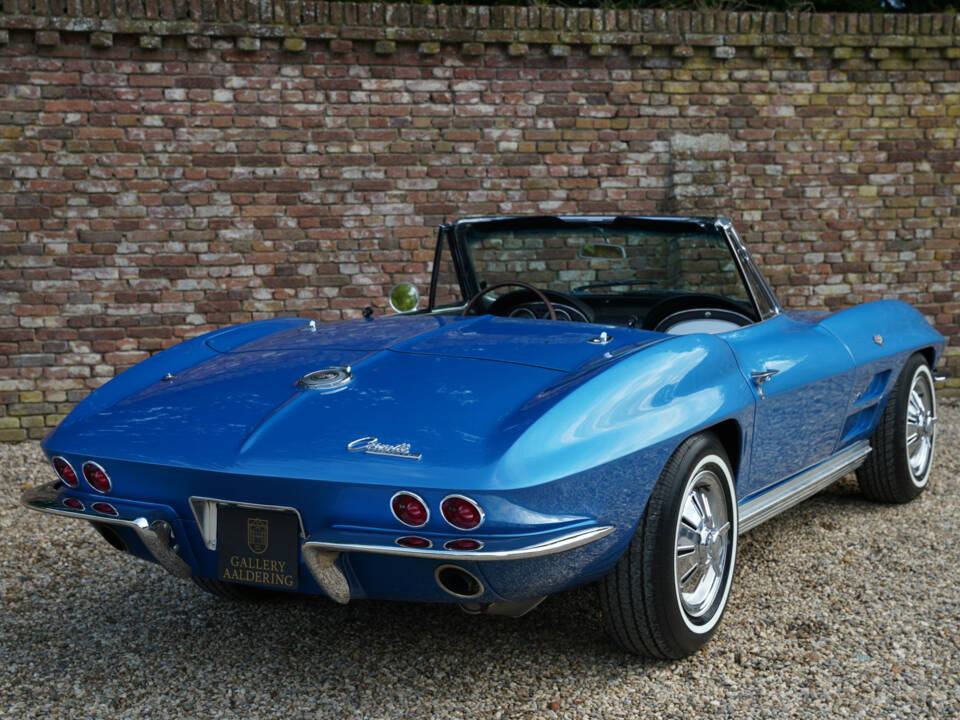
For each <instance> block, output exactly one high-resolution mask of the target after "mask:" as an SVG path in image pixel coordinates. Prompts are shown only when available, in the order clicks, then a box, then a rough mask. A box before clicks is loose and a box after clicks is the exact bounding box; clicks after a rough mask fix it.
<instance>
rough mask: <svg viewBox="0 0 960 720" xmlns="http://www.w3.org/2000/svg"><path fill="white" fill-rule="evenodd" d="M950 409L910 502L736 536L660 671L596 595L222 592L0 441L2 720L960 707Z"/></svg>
mask: <svg viewBox="0 0 960 720" xmlns="http://www.w3.org/2000/svg"><path fill="white" fill-rule="evenodd" d="M944 405H945V404H944ZM944 405H942V406H941V420H942V423H941V426H940V435H939V438H938V446H937V458H936V461H935V469H934V473H933V476H932V480H931V483H932V484H931V487H930V488H929V489H928V490H927V492H926V493H924V494H923V495H922V496H921V498H920V499H918V500H917V501H915V502H913V503H911V504H909V505H906V506H898V507H894V506H880V505H875V504H872V503H869V502H867V501H865V500H864V499H863V498H862V496H861V495H860V493H859V490H858V489H857V486H856V483H855V481H854V480H853V479H852V478H845V479H844V480H842V481H841V482H840V483H838V484H836V485H834V486H833V487H832V488H829V489H828V490H826V491H824V492H822V493H820V494H819V495H818V496H817V497H815V498H813V499H812V500H810V501H808V502H806V503H805V504H803V505H801V506H799V507H798V508H795V509H794V510H792V511H790V512H788V513H786V514H784V515H781V516H780V517H778V518H776V519H774V520H772V521H770V522H768V523H766V524H765V525H762V526H760V527H759V528H757V529H756V530H754V531H752V532H751V533H749V534H748V535H746V536H745V537H744V538H742V544H741V549H740V557H739V562H738V571H737V578H736V584H735V586H734V590H733V594H732V596H731V601H730V606H729V608H728V611H727V615H726V619H725V620H724V622H723V624H722V625H721V627H720V631H719V633H718V634H717V636H716V637H715V638H714V639H713V641H712V642H711V643H709V644H708V645H707V646H706V648H704V650H702V651H701V652H700V653H698V654H697V655H695V656H694V657H692V658H689V659H687V660H685V661H682V662H672V663H650V662H642V661H639V660H637V659H635V658H633V657H631V656H629V655H626V654H624V653H622V652H621V651H619V650H618V649H617V648H616V647H615V646H614V645H613V644H612V643H611V642H610V641H608V640H607V638H606V637H605V636H604V633H603V625H602V622H601V618H600V615H599V612H598V610H597V604H596V601H595V596H594V589H593V588H582V589H580V590H577V591H574V592H570V593H565V594H563V595H559V596H556V597H552V598H550V599H548V600H547V601H546V602H545V603H544V604H543V605H542V606H541V607H540V608H538V609H537V610H536V611H534V612H533V613H532V614H530V615H528V616H527V617H525V618H523V619H520V620H508V619H502V618H492V617H470V616H467V615H464V614H462V613H461V612H460V611H459V610H457V609H456V608H455V607H453V606H446V605H413V604H403V603H383V602H373V601H360V602H355V603H352V604H350V605H348V606H346V607H340V606H336V605H334V604H332V603H331V602H329V601H327V600H325V599H323V598H295V599H290V600H282V601H274V602H270V603H265V604H257V605H253V604H242V605H237V604H231V603H229V602H224V601H219V600H217V599H215V598H213V597H210V596H208V595H206V594H204V593H202V592H200V591H199V590H198V589H196V588H195V587H194V586H193V584H192V583H189V582H184V581H180V580H176V579H174V578H172V577H170V576H167V575H166V574H165V573H164V572H163V571H162V570H160V569H158V568H157V567H156V566H154V565H151V564H149V563H144V562H140V561H138V560H135V559H133V558H130V557H128V556H124V555H121V554H120V553H117V552H116V551H114V550H112V549H111V548H110V547H109V546H108V545H107V544H106V543H104V542H103V541H102V540H101V539H100V538H99V536H97V535H96V533H95V532H94V531H93V529H92V528H90V527H88V526H86V525H84V524H82V523H77V522H75V521H70V520H62V519H57V518H51V517H43V516H41V515H38V514H35V513H29V514H28V513H27V511H24V510H21V509H20V508H19V507H18V505H17V501H16V499H17V497H18V496H19V493H20V490H21V489H22V488H24V487H26V486H29V485H34V484H37V483H41V482H45V481H47V480H48V479H49V478H50V477H51V470H50V469H49V468H48V467H47V465H46V463H45V462H44V460H43V459H42V456H41V453H40V450H39V447H38V446H37V445H36V444H33V443H23V444H19V445H2V444H0V466H2V467H3V468H4V469H5V470H6V471H5V472H4V473H3V478H4V479H3V480H0V488H2V491H3V493H2V495H3V497H6V498H8V499H7V500H6V501H4V503H3V505H2V506H0V717H2V718H48V717H51V718H52V717H57V718H64V717H66V718H86V717H97V718H140V717H146V718H165V717H178V718H220V717H236V716H242V717H253V718H255V717H282V718H290V719H299V718H327V717H329V718H428V717H438V718H619V717H649V718H655V717H664V718H674V717H676V718H684V719H688V718H691V717H711V718H717V717H736V718H754V717H756V718H770V717H819V718H837V717H868V718H876V717H884V718H917V717H937V718H948V717H958V716H960V680H958V677H960V628H958V607H960V584H958V581H957V568H958V567H960V542H958V541H960V533H958V529H960V527H958V526H960V522H958V520H957V518H958V516H960V500H958V485H960V482H958V475H960V442H958V440H960V438H958V436H960V408H958V407H957V406H953V407H946V406H944Z"/></svg>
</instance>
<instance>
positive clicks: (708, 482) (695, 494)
mask: <svg viewBox="0 0 960 720" xmlns="http://www.w3.org/2000/svg"><path fill="white" fill-rule="evenodd" d="M723 482H724V481H723V480H722V479H721V478H720V477H719V476H718V475H717V473H716V472H714V471H713V470H711V469H709V468H702V466H701V469H699V470H698V471H697V472H696V473H695V474H694V476H693V478H692V479H691V481H690V482H689V483H687V490H686V496H685V497H684V499H683V504H682V505H681V513H680V518H679V521H678V522H677V534H676V562H675V570H674V579H675V581H676V586H677V595H678V596H679V598H680V604H681V605H682V607H683V611H684V612H685V613H686V614H687V615H688V616H690V617H691V618H698V617H701V616H703V615H704V614H705V613H707V611H709V610H710V608H711V607H712V606H713V603H714V600H716V597H717V593H718V592H720V590H721V588H722V587H723V585H724V581H725V578H726V568H727V563H728V562H729V557H730V527H731V526H730V514H729V512H728V509H727V501H726V494H725V493H724V490H723V486H722V483H723Z"/></svg>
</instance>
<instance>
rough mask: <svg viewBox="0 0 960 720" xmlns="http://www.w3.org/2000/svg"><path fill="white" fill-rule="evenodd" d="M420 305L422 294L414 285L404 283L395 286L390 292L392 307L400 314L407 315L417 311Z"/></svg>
mask: <svg viewBox="0 0 960 720" xmlns="http://www.w3.org/2000/svg"><path fill="white" fill-rule="evenodd" d="M419 304H420V293H419V292H417V288H416V287H414V285H413V283H408V282H402V283H399V284H398V285H394V286H393V290H391V291H390V307H392V308H393V309H394V310H396V311H397V312H398V313H407V312H411V311H413V310H416V309H417V306H418V305H419Z"/></svg>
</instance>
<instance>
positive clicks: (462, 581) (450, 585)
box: [433, 565, 484, 600]
mask: <svg viewBox="0 0 960 720" xmlns="http://www.w3.org/2000/svg"><path fill="white" fill-rule="evenodd" d="M433 577H434V578H435V579H436V581H437V585H439V586H440V589H441V590H443V591H444V592H445V593H447V594H448V595H453V597H455V598H459V599H461V600H472V599H473V598H478V597H480V596H481V595H483V593H484V588H483V583H482V582H480V580H479V579H478V578H477V576H476V575H474V574H473V573H471V572H468V571H466V570H464V569H463V568H462V567H459V566H457V565H440V566H439V567H438V568H437V569H436V570H434V572H433Z"/></svg>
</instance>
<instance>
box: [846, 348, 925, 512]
mask: <svg viewBox="0 0 960 720" xmlns="http://www.w3.org/2000/svg"><path fill="white" fill-rule="evenodd" d="M936 429H937V401H936V397H935V394H934V389H933V374H932V373H931V372H930V366H929V365H927V361H926V359H925V358H924V357H923V356H922V355H920V354H919V353H917V354H915V355H913V356H911V357H910V359H909V360H907V364H906V365H904V367H903V370H902V371H901V373H900V377H899V378H897V384H896V385H894V387H893V392H892V393H891V394H890V399H889V400H888V401H887V407H886V408H884V411H883V415H881V416H880V422H879V424H878V425H877V429H876V431H874V434H873V437H872V438H871V439H870V445H871V446H872V447H873V452H871V453H870V455H868V456H867V460H866V462H864V463H863V465H861V466H860V468H859V469H858V470H857V481H858V482H859V483H860V488H861V490H863V494H864V495H866V496H867V497H868V498H870V499H871V500H878V501H880V502H897V503H904V502H908V501H909V500H913V498H915V497H917V495H919V494H920V493H921V492H923V489H924V488H925V487H926V486H927V481H928V480H929V479H930V466H931V465H932V463H933V448H934V441H935V440H936Z"/></svg>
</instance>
